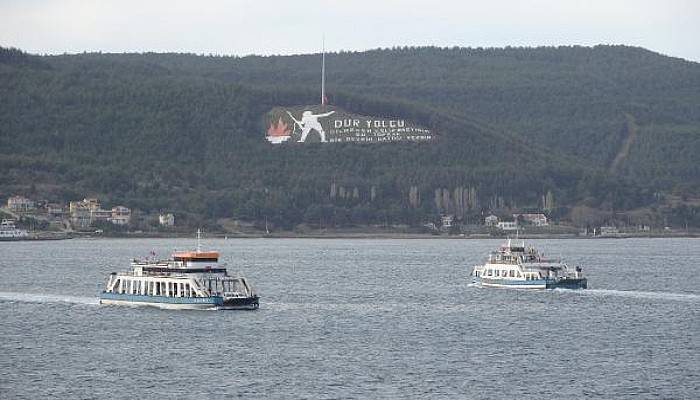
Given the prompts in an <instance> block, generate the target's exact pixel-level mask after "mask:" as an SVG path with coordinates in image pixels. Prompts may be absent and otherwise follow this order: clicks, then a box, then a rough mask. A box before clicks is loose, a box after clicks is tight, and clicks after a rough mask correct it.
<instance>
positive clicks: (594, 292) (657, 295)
mask: <svg viewBox="0 0 700 400" xmlns="http://www.w3.org/2000/svg"><path fill="white" fill-rule="evenodd" d="M557 290H559V289H557ZM563 290H567V289H563ZM572 292H573V290H572ZM575 292H576V293H580V294H581V295H584V296H600V297H608V296H615V297H628V298H634V299H650V300H671V301H684V302H691V303H696V302H700V294H693V293H673V292H649V291H642V290H614V289H584V290H576V291H575Z"/></svg>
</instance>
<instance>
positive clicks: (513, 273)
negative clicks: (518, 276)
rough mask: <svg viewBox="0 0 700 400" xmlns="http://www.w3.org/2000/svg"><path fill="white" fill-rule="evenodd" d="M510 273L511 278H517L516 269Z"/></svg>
mask: <svg viewBox="0 0 700 400" xmlns="http://www.w3.org/2000/svg"><path fill="white" fill-rule="evenodd" d="M509 275H510V277H511V278H515V271H513V270H512V269H511V270H510V274H509Z"/></svg>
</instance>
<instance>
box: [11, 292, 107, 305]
mask: <svg viewBox="0 0 700 400" xmlns="http://www.w3.org/2000/svg"><path fill="white" fill-rule="evenodd" d="M0 301H8V302H17V301H18V302H22V303H68V304H89V305H98V304H100V301H99V299H98V298H97V297H82V296H64V295H60V294H42V293H18V292H0Z"/></svg>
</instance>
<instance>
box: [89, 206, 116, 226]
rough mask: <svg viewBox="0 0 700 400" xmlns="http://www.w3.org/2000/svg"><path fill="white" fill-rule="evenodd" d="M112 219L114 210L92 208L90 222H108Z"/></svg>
mask: <svg viewBox="0 0 700 400" xmlns="http://www.w3.org/2000/svg"><path fill="white" fill-rule="evenodd" d="M111 219H112V211H110V210H103V209H101V208H97V209H91V210H90V223H94V222H98V221H100V222H108V221H110V220H111Z"/></svg>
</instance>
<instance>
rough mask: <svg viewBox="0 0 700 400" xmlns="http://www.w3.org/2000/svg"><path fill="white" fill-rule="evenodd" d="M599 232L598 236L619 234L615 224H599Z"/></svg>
mask: <svg viewBox="0 0 700 400" xmlns="http://www.w3.org/2000/svg"><path fill="white" fill-rule="evenodd" d="M599 232H600V233H599V235H600V236H617V235H619V234H620V230H619V229H617V227H616V226H601V227H600V230H599Z"/></svg>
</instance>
